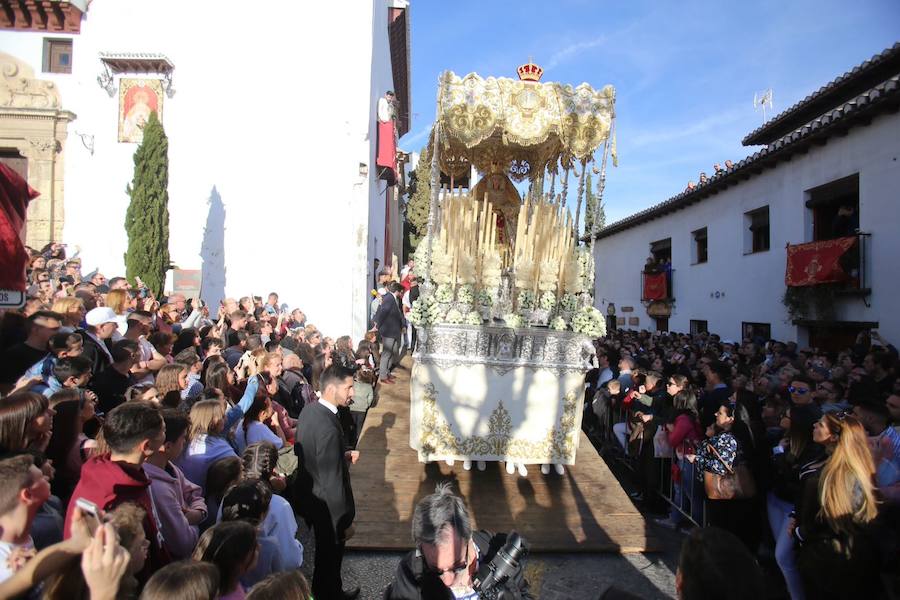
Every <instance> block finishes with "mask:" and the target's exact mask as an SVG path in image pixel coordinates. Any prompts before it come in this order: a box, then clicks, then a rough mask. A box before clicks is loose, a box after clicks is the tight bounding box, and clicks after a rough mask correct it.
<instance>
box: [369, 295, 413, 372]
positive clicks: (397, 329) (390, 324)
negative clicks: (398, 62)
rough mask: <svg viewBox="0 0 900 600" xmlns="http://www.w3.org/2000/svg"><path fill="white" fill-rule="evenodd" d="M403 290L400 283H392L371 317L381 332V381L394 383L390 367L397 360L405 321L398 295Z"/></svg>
mask: <svg viewBox="0 0 900 600" xmlns="http://www.w3.org/2000/svg"><path fill="white" fill-rule="evenodd" d="M403 292H404V290H403V286H402V285H400V284H399V283H397V282H394V283H392V284H391V285H390V293H389V294H387V295H386V296H385V297H384V299H383V300H382V302H381V306H379V307H378V311H377V312H376V313H375V317H374V318H373V320H374V321H375V326H376V327H377V328H378V332H379V333H380V334H381V365H380V368H379V373H378V376H379V378H380V379H381V382H382V383H394V378H393V377H392V376H391V369H392V368H393V366H394V364H395V363H396V362H399V354H400V339H401V338H402V337H403V328H404V326H405V322H406V319H404V318H403V311H401V310H400V295H401V294H403Z"/></svg>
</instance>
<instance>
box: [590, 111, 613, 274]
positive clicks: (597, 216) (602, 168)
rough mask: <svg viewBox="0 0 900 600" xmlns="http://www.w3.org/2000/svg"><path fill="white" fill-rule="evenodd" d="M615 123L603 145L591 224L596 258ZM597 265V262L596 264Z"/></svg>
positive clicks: (592, 250) (611, 126) (592, 254)
mask: <svg viewBox="0 0 900 600" xmlns="http://www.w3.org/2000/svg"><path fill="white" fill-rule="evenodd" d="M614 127H615V121H613V122H612V124H611V125H610V132H609V137H607V138H606V142H604V143H603V160H602V161H601V162H600V181H599V182H597V201H596V203H595V204H594V222H593V223H592V224H591V245H590V248H591V257H592V258H593V256H594V240H596V239H597V222H598V221H599V219H600V207H601V206H603V190H604V189H605V188H606V158H607V157H608V156H609V145H610V143H611V141H612V139H613V135H614V134H613V131H612V130H613V128H614ZM594 264H596V261H595V262H594Z"/></svg>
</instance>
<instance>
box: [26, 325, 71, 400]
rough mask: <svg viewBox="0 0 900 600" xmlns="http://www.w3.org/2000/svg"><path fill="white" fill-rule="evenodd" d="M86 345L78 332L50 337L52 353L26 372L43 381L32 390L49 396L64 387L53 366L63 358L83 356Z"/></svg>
mask: <svg viewBox="0 0 900 600" xmlns="http://www.w3.org/2000/svg"><path fill="white" fill-rule="evenodd" d="M83 345H84V342H83V340H82V339H81V336H80V335H78V334H77V333H57V334H55V335H54V336H53V337H51V338H50V343H49V345H48V347H49V348H50V354H48V355H47V356H45V357H44V358H43V359H42V360H40V361H38V362H36V363H35V364H33V365H32V366H31V368H30V369H28V371H26V372H25V375H24V377H40V379H41V382H40V383H38V384H36V385H33V386H31V391H32V392H37V393H39V394H43V395H44V396H47V397H48V398H49V397H50V396H52V395H53V394H54V393H55V392H58V391H59V390H60V389H62V386H61V385H60V382H59V381H57V379H56V378H55V377H54V376H53V367H55V366H56V363H57V362H58V361H59V360H60V359H61V358H67V357H70V356H81V349H82V346H83Z"/></svg>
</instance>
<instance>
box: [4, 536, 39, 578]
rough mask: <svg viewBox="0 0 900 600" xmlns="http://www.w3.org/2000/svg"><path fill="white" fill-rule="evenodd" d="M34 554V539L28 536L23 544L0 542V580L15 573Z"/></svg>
mask: <svg viewBox="0 0 900 600" xmlns="http://www.w3.org/2000/svg"><path fill="white" fill-rule="evenodd" d="M34 554H35V549H34V541H33V540H32V539H31V538H30V537H29V538H28V541H26V542H25V543H24V544H13V543H11V542H0V581H6V580H7V579H9V578H10V577H12V576H13V575H15V573H16V571H18V570H19V569H21V568H22V567H24V566H25V563H26V562H28V561H29V560H31V558H32V557H33V556H34Z"/></svg>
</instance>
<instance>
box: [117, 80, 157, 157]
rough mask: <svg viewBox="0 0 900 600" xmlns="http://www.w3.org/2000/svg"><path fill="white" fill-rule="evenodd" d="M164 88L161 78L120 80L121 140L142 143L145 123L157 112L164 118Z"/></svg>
mask: <svg viewBox="0 0 900 600" xmlns="http://www.w3.org/2000/svg"><path fill="white" fill-rule="evenodd" d="M162 109H163V89H162V81H161V80H159V79H120V80H119V142H124V143H135V144H140V143H141V141H143V139H144V124H145V123H146V122H147V120H148V119H149V118H150V113H152V112H155V113H156V116H157V117H159V120H160V121H162V118H163V110H162Z"/></svg>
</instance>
